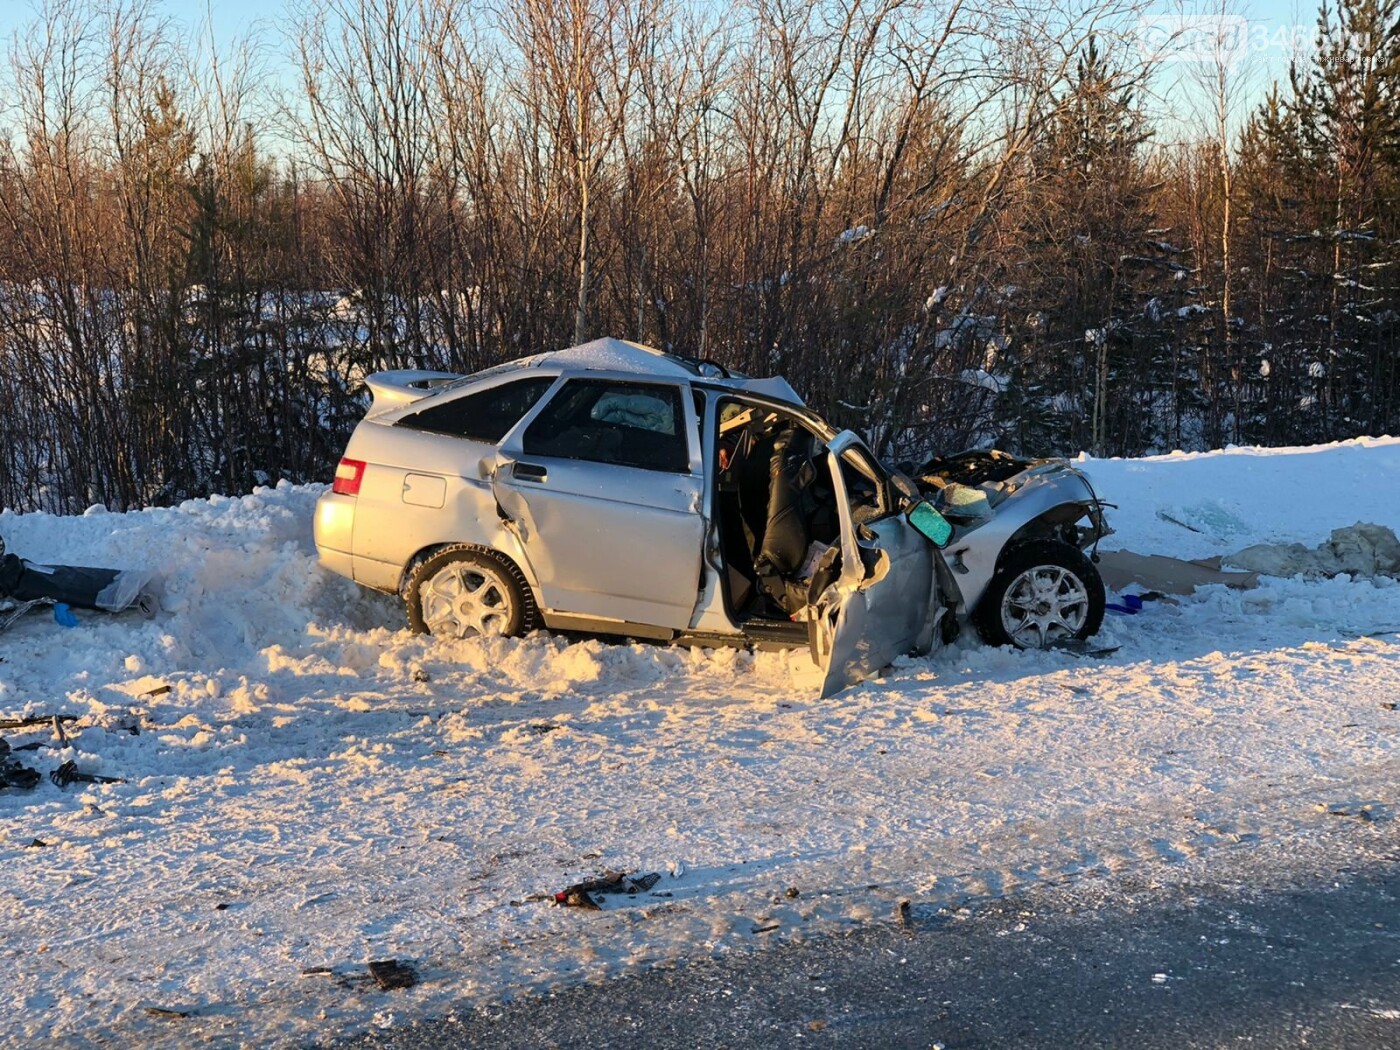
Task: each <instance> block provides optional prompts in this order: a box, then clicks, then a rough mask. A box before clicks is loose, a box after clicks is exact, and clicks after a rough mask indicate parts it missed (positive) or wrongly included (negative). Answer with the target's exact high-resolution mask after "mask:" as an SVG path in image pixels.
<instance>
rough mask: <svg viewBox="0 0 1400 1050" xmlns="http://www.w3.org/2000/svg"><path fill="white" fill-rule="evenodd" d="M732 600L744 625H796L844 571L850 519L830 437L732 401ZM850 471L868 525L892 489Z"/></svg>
mask: <svg viewBox="0 0 1400 1050" xmlns="http://www.w3.org/2000/svg"><path fill="white" fill-rule="evenodd" d="M716 456H717V458H718V463H717V464H716V468H717V469H716V473H715V487H716V492H715V496H716V504H715V505H716V517H717V521H718V525H719V533H720V545H721V551H722V555H723V558H724V564H725V573H724V581H723V582H724V588H725V600H726V603H727V606H728V609H729V612H730V615H731V616H733V617H734V619H735V620H736V621H737V622H752V621H755V620H757V621H772V622H788V621H790V620H791V619H792V617H793V616H794V614H796V613H798V612H799V611H801V610H802V609H803V608H805V607H806V606H808V605H810V604H811V603H812V601H813V599H815V598H816V597H817V596H819V595H820V594H821V593H822V591H824V590H825V589H826V587H827V586H828V585H829V584H830V583H831V582H832V581H833V580H835V579H836V578H837V577H838V576H839V575H840V573H841V544H840V516H839V513H838V508H837V505H836V492H835V489H834V487H833V485H832V483H831V472H830V468H829V467H828V465H827V464H828V456H829V453H828V452H827V450H826V448H825V444H824V442H823V441H822V440H821V439H820V437H818V436H817V435H816V434H814V433H813V432H812V431H811V430H809V429H808V428H807V427H806V426H805V425H804V424H803V423H802V422H801V421H800V420H798V419H796V418H794V417H792V416H789V415H787V414H785V413H783V412H781V411H778V410H774V409H771V408H768V407H766V406H761V405H754V404H747V403H745V402H743V401H742V400H737V399H725V400H724V401H721V402H720V407H719V434H718V436H717V443H716ZM842 477H843V479H844V481H845V484H846V488H847V492H848V495H849V496H850V499H851V503H852V507H851V509H852V517H853V519H854V520H855V522H856V523H857V524H858V525H859V524H860V523H862V522H865V521H868V520H870V519H871V518H873V517H876V516H878V515H879V514H881V513H882V512H883V494H882V493H881V491H880V486H879V485H877V484H876V483H875V482H874V481H873V480H871V478H869V477H867V476H866V474H865V473H864V472H863V471H861V470H858V469H857V468H856V467H855V466H854V465H853V464H850V463H847V462H844V461H843V463H842Z"/></svg>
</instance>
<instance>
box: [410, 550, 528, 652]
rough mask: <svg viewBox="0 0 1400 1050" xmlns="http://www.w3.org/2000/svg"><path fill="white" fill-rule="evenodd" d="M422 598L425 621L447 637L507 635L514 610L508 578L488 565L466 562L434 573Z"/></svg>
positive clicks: (433, 630)
mask: <svg viewBox="0 0 1400 1050" xmlns="http://www.w3.org/2000/svg"><path fill="white" fill-rule="evenodd" d="M419 600H420V603H421V605H422V607H423V622H424V624H426V625H427V628H428V630H429V631H430V632H432V634H433V635H435V636H438V637H443V638H469V637H471V636H472V635H496V634H503V633H505V630H506V627H507V625H508V624H509V623H510V620H511V614H512V613H513V612H514V610H513V609H512V608H511V600H510V589H509V588H508V587H507V586H506V583H505V581H504V580H503V579H502V578H501V577H500V576H499V575H497V574H496V573H495V572H493V571H492V570H490V569H488V568H486V567H485V566H481V565H474V564H467V563H464V562H453V563H452V564H450V565H446V566H444V567H443V568H442V569H440V570H438V572H436V573H434V574H433V576H432V577H431V578H429V580H428V581H427V583H425V584H424V585H423V587H422V589H421V590H420V592H419Z"/></svg>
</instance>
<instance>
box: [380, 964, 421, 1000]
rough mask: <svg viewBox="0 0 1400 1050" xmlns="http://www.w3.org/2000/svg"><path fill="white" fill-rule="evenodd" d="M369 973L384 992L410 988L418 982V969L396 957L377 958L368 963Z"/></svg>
mask: <svg viewBox="0 0 1400 1050" xmlns="http://www.w3.org/2000/svg"><path fill="white" fill-rule="evenodd" d="M369 975H370V976H371V977H373V978H374V982H375V984H377V985H379V987H380V988H382V989H384V991H386V992H390V991H393V990H394V989H396V988H412V987H413V986H414V985H415V984H417V983H418V971H417V970H415V969H414V968H413V967H412V966H411V965H410V964H409V963H406V962H400V961H399V960H398V959H379V960H376V961H375V962H372V963H370V964H369Z"/></svg>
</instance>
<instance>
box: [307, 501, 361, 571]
mask: <svg viewBox="0 0 1400 1050" xmlns="http://www.w3.org/2000/svg"><path fill="white" fill-rule="evenodd" d="M354 528H355V497H354V496H341V495H339V494H338V493H334V492H328V493H326V494H325V495H324V496H322V497H321V498H320V499H319V500H317V501H316V521H315V525H314V528H313V532H314V535H315V538H316V553H317V554H318V555H319V556H320V558H321V564H322V565H324V566H325V567H326V568H327V569H330V570H331V571H332V572H337V573H339V574H340V575H342V576H348V577H350V578H351V579H354V578H355V572H354V569H353V567H352V565H351V555H350V549H351V539H352V538H353V536H354Z"/></svg>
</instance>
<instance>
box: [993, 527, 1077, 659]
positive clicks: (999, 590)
mask: <svg viewBox="0 0 1400 1050" xmlns="http://www.w3.org/2000/svg"><path fill="white" fill-rule="evenodd" d="M1103 611H1104V587H1103V578H1102V577H1101V576H1100V575H1099V570H1098V569H1096V568H1094V563H1093V562H1091V561H1090V560H1089V559H1088V558H1087V557H1086V556H1085V554H1084V552H1083V551H1081V550H1079V548H1077V547H1072V546H1070V545H1069V544H1068V543H1062V542H1060V541H1058V540H1034V541H1032V542H1030V543H1024V544H1021V545H1019V546H1016V547H1014V548H1012V549H1011V550H1009V551H1007V552H1006V554H1005V555H1004V556H1003V558H1002V560H1001V564H1000V565H998V566H997V571H996V573H995V575H993V576H992V582H991V583H989V584H988V585H987V591H986V593H985V594H983V595H982V600H981V602H979V603H978V606H977V612H976V614H975V615H974V617H973V621H974V622H975V623H976V625H977V633H978V634H980V635H981V636H982V640H983V641H985V642H986V643H987V644H988V645H1014V646H1016V648H1018V649H1045V648H1047V647H1049V646H1052V645H1054V644H1055V643H1057V642H1068V641H1072V640H1080V641H1082V640H1083V639H1085V638H1088V637H1090V636H1091V635H1093V634H1095V633H1096V632H1097V631H1098V629H1099V628H1100V627H1101V626H1102V625H1103Z"/></svg>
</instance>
